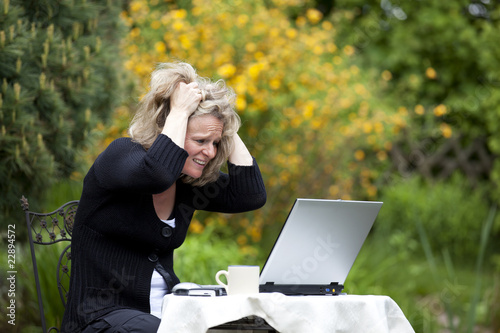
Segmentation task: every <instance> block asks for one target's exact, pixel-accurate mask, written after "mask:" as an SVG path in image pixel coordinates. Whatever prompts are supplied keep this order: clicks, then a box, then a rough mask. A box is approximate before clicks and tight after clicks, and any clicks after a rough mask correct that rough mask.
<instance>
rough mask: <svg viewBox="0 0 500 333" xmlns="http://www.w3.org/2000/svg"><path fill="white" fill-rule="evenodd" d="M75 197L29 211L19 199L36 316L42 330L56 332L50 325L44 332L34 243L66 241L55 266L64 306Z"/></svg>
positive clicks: (25, 201)
mask: <svg viewBox="0 0 500 333" xmlns="http://www.w3.org/2000/svg"><path fill="white" fill-rule="evenodd" d="M78 203H79V201H78V200H75V201H70V202H67V203H65V204H64V205H62V206H61V207H59V208H58V209H56V210H55V211H53V212H50V213H36V212H32V211H30V210H29V203H28V199H26V198H25V197H24V196H23V197H22V198H21V206H22V208H23V210H24V214H25V218H26V225H27V228H28V239H29V244H30V250H31V260H32V263H33V272H34V275H35V284H36V291H37V295H38V306H39V309H40V319H41V321H42V329H43V332H44V333H46V332H50V331H52V330H55V331H58V329H57V328H56V327H51V328H49V330H48V331H47V328H46V322H45V313H44V309H43V301H42V290H41V285H40V278H39V274H38V266H37V260H36V254H35V246H39V245H53V244H56V243H59V242H68V243H69V244H68V245H67V246H66V247H64V249H63V250H62V251H61V253H60V255H59V260H58V263H57V267H56V272H57V276H56V277H55V281H57V289H58V291H59V296H60V297H61V301H62V304H63V306H64V307H66V300H67V298H68V291H69V280H70V273H71V271H70V270H71V265H70V263H71V234H72V231H73V224H74V221H75V214H76V210H77V208H78Z"/></svg>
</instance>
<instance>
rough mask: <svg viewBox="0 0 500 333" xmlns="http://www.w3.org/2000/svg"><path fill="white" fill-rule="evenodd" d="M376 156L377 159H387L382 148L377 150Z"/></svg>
mask: <svg viewBox="0 0 500 333" xmlns="http://www.w3.org/2000/svg"><path fill="white" fill-rule="evenodd" d="M377 158H378V160H379V161H385V160H386V159H387V153H386V152H385V151H384V150H381V151H379V152H377Z"/></svg>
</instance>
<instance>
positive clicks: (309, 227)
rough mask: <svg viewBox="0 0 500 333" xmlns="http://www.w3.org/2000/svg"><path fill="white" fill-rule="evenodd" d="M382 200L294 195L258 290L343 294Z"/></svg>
mask: <svg viewBox="0 0 500 333" xmlns="http://www.w3.org/2000/svg"><path fill="white" fill-rule="evenodd" d="M381 207H382V202H376V201H351V200H325V199H296V201H295V203H294V205H293V207H292V209H291V211H290V213H289V215H288V218H287V219H286V221H285V224H284V225H283V228H282V229H281V232H280V234H279V235H278V238H277V240H276V242H275V244H274V246H273V248H272V250H271V253H270V254H269V256H268V258H267V260H266V262H265V264H264V266H263V268H262V271H261V273H260V281H259V284H260V292H280V293H283V294H286V295H339V294H340V293H342V290H343V288H344V282H345V279H346V278H347V275H348V274H349V271H350V270H351V267H352V265H353V264H354V260H355V259H356V257H357V255H358V253H359V251H360V249H361V247H362V245H363V243H364V241H365V239H366V237H367V236H368V233H369V232H370V229H371V227H372V225H373V223H374V221H375V218H376V217H377V215H378V212H379V210H380V208H381Z"/></svg>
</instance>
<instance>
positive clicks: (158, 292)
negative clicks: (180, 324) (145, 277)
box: [149, 218, 175, 318]
mask: <svg viewBox="0 0 500 333" xmlns="http://www.w3.org/2000/svg"><path fill="white" fill-rule="evenodd" d="M161 221H162V222H165V223H166V224H168V225H169V226H171V227H172V228H175V218H174V219H171V220H161ZM167 293H168V285H167V283H166V282H165V279H164V278H163V277H162V276H161V275H160V273H158V271H157V270H156V269H155V270H154V271H153V276H152V277H151V293H150V295H149V306H150V308H151V314H152V315H154V316H156V317H158V318H161V305H162V302H163V297H164V296H165V295H166V294H167Z"/></svg>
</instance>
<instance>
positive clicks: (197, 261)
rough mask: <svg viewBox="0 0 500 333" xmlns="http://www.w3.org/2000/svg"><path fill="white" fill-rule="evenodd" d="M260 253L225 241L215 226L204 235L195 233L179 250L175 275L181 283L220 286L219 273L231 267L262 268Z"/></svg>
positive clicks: (207, 228)
mask: <svg viewBox="0 0 500 333" xmlns="http://www.w3.org/2000/svg"><path fill="white" fill-rule="evenodd" d="M256 254H257V253H256V250H255V249H253V248H249V247H246V248H240V247H239V246H238V245H237V243H236V241H235V240H234V239H230V238H224V239H222V238H221V237H219V236H218V235H217V233H216V232H215V228H214V226H207V227H205V228H204V231H203V232H202V233H199V234H197V233H194V232H191V233H190V234H188V237H187V238H186V241H185V243H184V244H183V245H182V246H181V247H180V248H179V249H177V250H176V251H175V256H174V258H175V261H174V263H175V272H176V274H177V276H179V279H180V280H181V281H184V282H186V281H188V282H195V283H199V284H217V283H216V282H215V273H217V272H218V271H220V270H222V269H224V270H226V269H227V266H228V265H258V263H257V257H256Z"/></svg>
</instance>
